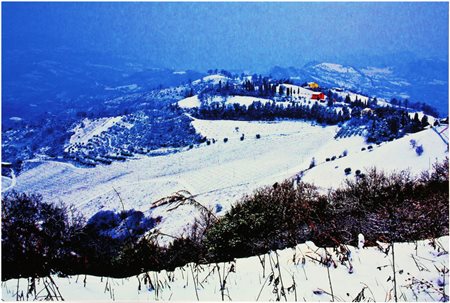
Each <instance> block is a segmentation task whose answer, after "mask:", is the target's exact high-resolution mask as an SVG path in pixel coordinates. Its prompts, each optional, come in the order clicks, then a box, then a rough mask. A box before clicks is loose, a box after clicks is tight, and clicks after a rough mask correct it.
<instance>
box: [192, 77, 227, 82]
mask: <svg viewBox="0 0 450 303" xmlns="http://www.w3.org/2000/svg"><path fill="white" fill-rule="evenodd" d="M202 80H203V81H204V82H210V83H213V84H218V83H219V82H220V81H222V83H224V82H226V81H228V80H230V78H228V77H225V76H223V75H209V76H206V77H203V78H202ZM202 80H195V81H193V82H192V84H199V83H200V82H201V81H202Z"/></svg>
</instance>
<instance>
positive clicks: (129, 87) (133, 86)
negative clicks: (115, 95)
mask: <svg viewBox="0 0 450 303" xmlns="http://www.w3.org/2000/svg"><path fill="white" fill-rule="evenodd" d="M138 88H139V85H137V84H129V85H122V86H117V87H105V90H130V91H132V90H136V89H138Z"/></svg>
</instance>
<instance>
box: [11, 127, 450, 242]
mask: <svg viewBox="0 0 450 303" xmlns="http://www.w3.org/2000/svg"><path fill="white" fill-rule="evenodd" d="M193 126H194V127H195V128H196V130H197V132H199V133H200V134H202V135H203V136H206V137H207V138H208V139H209V140H210V141H211V144H210V145H209V146H208V145H206V144H202V145H200V146H197V147H194V148H193V149H191V150H186V149H185V150H181V151H180V152H177V153H173V154H168V155H164V156H155V157H146V156H138V157H135V158H134V159H132V160H128V161H126V162H114V163H113V164H111V165H109V166H106V165H105V166H97V167H95V168H78V167H75V166H73V165H71V164H68V163H61V162H52V161H42V160H35V161H36V162H37V163H35V164H37V165H33V168H31V169H30V170H27V171H25V172H23V173H22V174H21V175H20V176H18V177H17V180H16V184H14V188H15V189H16V190H18V191H25V192H37V193H40V194H42V195H43V197H44V200H46V201H51V202H58V201H62V202H63V203H66V204H73V205H75V206H76V207H77V208H78V209H79V210H80V211H81V212H82V213H83V214H84V215H85V216H86V217H90V216H91V215H93V214H95V213H96V212H97V211H99V210H106V209H110V210H120V209H122V204H121V200H122V201H123V204H124V205H123V206H124V207H125V209H131V208H134V209H136V210H140V211H143V212H147V214H149V213H151V215H152V216H162V217H163V220H162V223H161V224H159V225H158V228H159V229H160V230H161V232H164V233H167V234H169V235H173V236H180V235H182V234H183V233H185V232H186V231H187V230H188V227H189V225H190V224H191V223H192V222H193V219H194V218H195V216H196V214H197V212H196V210H195V209H194V208H193V207H192V206H189V205H187V206H182V207H179V208H178V209H176V210H174V211H172V212H171V213H170V214H168V213H167V209H168V208H169V206H161V207H158V208H155V209H153V210H151V211H150V210H149V209H150V207H151V204H152V202H154V201H156V200H158V199H160V198H163V197H166V196H168V195H170V194H172V193H174V192H176V191H179V190H187V191H189V192H190V193H191V194H193V195H195V198H196V199H197V200H198V201H199V202H201V203H202V204H204V205H205V206H207V207H209V208H211V209H215V208H216V205H220V206H222V211H221V212H220V213H218V215H221V214H223V213H225V212H226V211H227V210H228V209H230V206H231V205H232V204H233V203H235V202H236V201H237V200H239V199H240V198H241V197H242V196H244V195H246V194H250V193H252V192H253V191H254V190H255V189H257V188H258V187H261V186H264V185H271V184H274V183H275V182H280V181H282V180H284V179H286V178H291V177H294V176H296V175H297V174H299V173H300V172H301V171H305V170H306V171H305V174H304V177H303V180H304V181H306V182H313V183H315V184H316V185H318V186H320V187H321V188H322V189H323V190H326V189H328V188H330V187H337V186H339V185H340V184H341V183H342V182H343V180H345V178H355V174H354V173H355V171H356V170H357V169H359V170H361V171H362V172H364V170H365V169H366V168H369V167H373V166H377V168H379V169H384V170H387V171H392V170H397V171H398V170H401V169H411V170H412V172H413V173H418V172H420V171H422V170H425V169H429V168H430V167H431V166H432V164H433V163H434V162H436V161H442V160H443V159H444V157H445V156H447V155H448V152H447V151H446V148H447V146H446V144H445V143H444V142H443V141H442V139H441V138H439V136H438V135H437V134H436V133H435V132H434V131H433V130H431V129H429V130H425V131H422V132H419V133H416V134H412V135H408V136H406V137H404V138H402V139H399V140H396V141H393V142H389V143H383V144H382V145H380V146H376V145H373V149H372V150H371V151H369V149H368V145H367V144H366V143H365V142H364V139H363V138H362V137H358V136H356V137H350V138H344V139H339V140H335V139H334V135H335V133H336V131H337V127H321V126H314V125H311V124H310V123H306V122H301V121H280V122H247V121H226V120H220V121H208V120H198V119H196V120H194V121H193ZM257 135H259V136H260V138H259V139H257ZM242 136H243V137H244V139H243V140H242V141H241V137H242ZM224 138H227V139H228V141H227V142H226V143H225V142H224ZM213 139H214V140H215V143H212V141H213ZM411 139H414V140H416V142H417V144H418V145H423V147H424V152H423V154H422V155H421V156H418V155H417V154H416V152H415V150H414V149H413V148H412V147H411V145H410V140H411ZM362 148H365V151H361V149H362ZM344 153H345V154H347V156H345V157H342V158H338V157H339V155H343V154H344ZM332 156H336V158H337V159H336V160H335V161H329V162H326V158H331V157H332ZM313 159H314V162H315V164H316V166H315V167H313V168H312V169H310V170H307V169H308V168H309V166H310V164H311V162H312V160H313ZM347 167H350V168H351V169H352V172H351V174H350V175H348V176H346V175H345V173H344V169H345V168H347ZM6 181H7V180H5V182H6ZM168 239H169V238H166V239H165V240H164V239H161V241H163V242H164V241H166V240H168Z"/></svg>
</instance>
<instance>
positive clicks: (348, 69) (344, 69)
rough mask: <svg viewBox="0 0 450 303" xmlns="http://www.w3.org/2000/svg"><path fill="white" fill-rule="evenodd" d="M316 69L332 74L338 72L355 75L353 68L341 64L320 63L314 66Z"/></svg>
mask: <svg viewBox="0 0 450 303" xmlns="http://www.w3.org/2000/svg"><path fill="white" fill-rule="evenodd" d="M316 67H319V68H321V69H324V70H327V71H332V72H338V73H346V74H347V73H356V71H355V69H354V68H353V67H345V66H342V65H341V64H336V63H320V64H318V65H316Z"/></svg>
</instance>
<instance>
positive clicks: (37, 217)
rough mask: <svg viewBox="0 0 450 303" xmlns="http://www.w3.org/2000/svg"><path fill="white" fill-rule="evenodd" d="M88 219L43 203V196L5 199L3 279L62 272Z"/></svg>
mask: <svg viewBox="0 0 450 303" xmlns="http://www.w3.org/2000/svg"><path fill="white" fill-rule="evenodd" d="M83 224H84V219H83V218H82V216H81V215H79V214H78V213H76V212H75V211H74V210H73V208H68V207H64V206H56V205H53V204H48V203H45V202H43V201H42V196H40V195H34V194H31V195H28V194H24V193H17V192H11V193H7V194H5V195H4V196H3V199H2V279H3V280H5V279H9V278H18V277H21V276H22V277H30V276H45V275H48V274H50V272H51V270H54V269H59V270H62V269H63V268H64V266H65V265H67V263H66V264H65V265H64V264H63V267H62V268H61V264H62V263H64V262H63V261H64V260H66V261H67V256H68V255H69V252H70V251H72V248H71V240H72V239H73V237H74V236H75V235H76V234H78V233H79V232H80V231H81V228H82V226H83Z"/></svg>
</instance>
